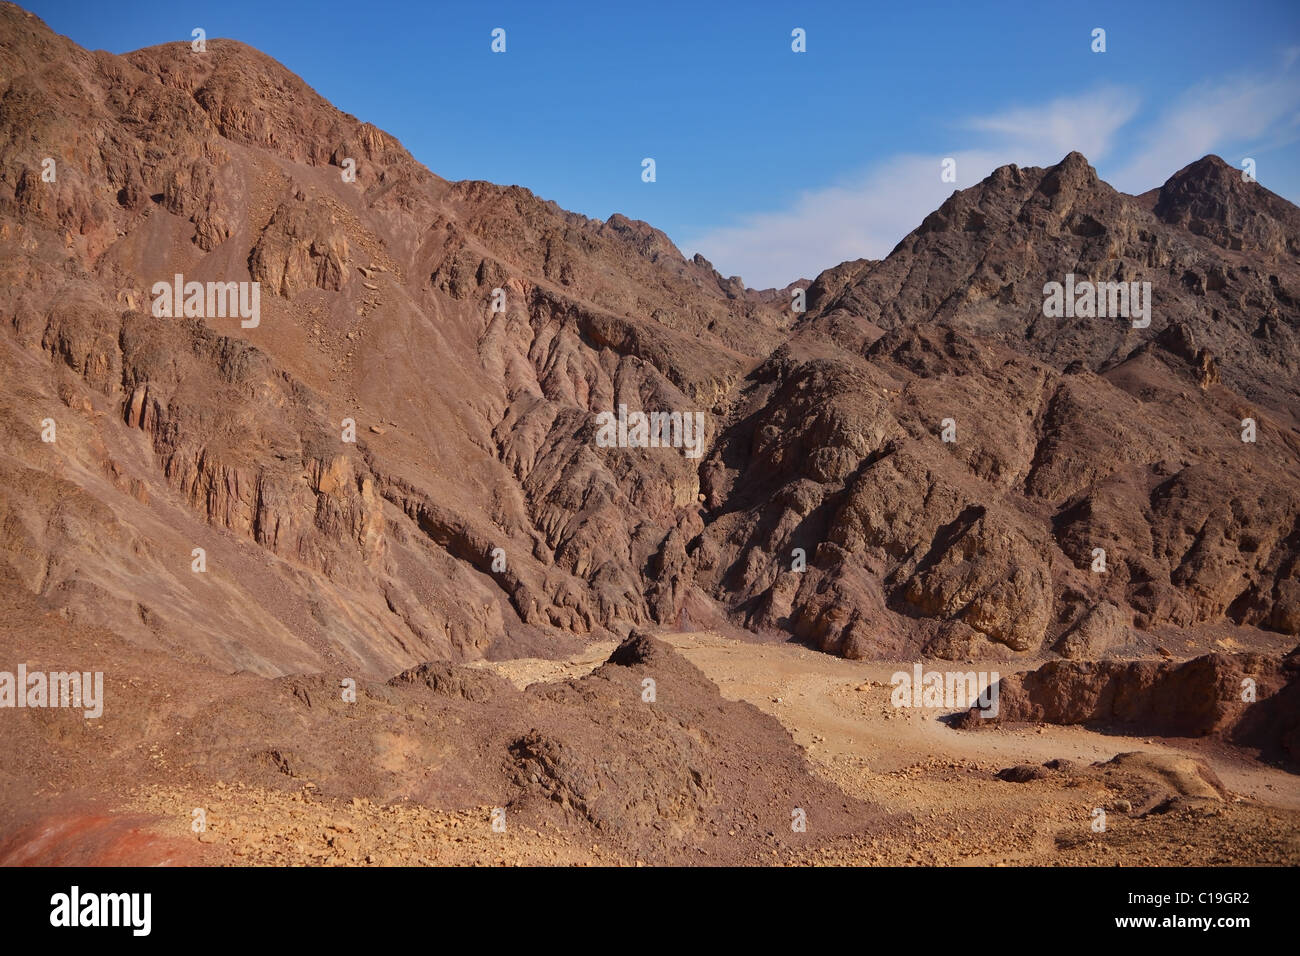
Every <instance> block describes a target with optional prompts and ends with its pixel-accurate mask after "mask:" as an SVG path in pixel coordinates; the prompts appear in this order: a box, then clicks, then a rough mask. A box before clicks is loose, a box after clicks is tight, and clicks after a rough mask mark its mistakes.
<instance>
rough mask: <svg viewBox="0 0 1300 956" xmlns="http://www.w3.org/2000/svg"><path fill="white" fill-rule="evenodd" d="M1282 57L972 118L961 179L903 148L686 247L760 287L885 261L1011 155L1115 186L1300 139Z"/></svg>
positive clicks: (1296, 94)
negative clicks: (1148, 95)
mask: <svg viewBox="0 0 1300 956" xmlns="http://www.w3.org/2000/svg"><path fill="white" fill-rule="evenodd" d="M1283 60H1284V61H1285V62H1283V64H1282V65H1281V69H1280V71H1279V73H1278V74H1276V75H1274V76H1255V77H1235V78H1228V79H1223V80H1221V81H1219V82H1217V83H1207V84H1204V85H1202V86H1200V87H1197V88H1195V89H1192V90H1189V91H1188V92H1187V93H1186V94H1185V95H1184V96H1182V97H1180V98H1179V99H1178V100H1176V101H1175V102H1173V103H1172V104H1170V105H1168V106H1167V107H1163V108H1162V107H1160V106H1159V105H1153V104H1144V103H1143V102H1142V99H1141V97H1140V96H1139V94H1138V93H1137V92H1136V91H1134V90H1131V89H1126V88H1121V87H1114V86H1107V87H1099V88H1097V89H1094V90H1091V91H1088V92H1086V93H1083V94H1081V95H1078V96H1068V97H1058V98H1056V99H1053V100H1051V101H1049V102H1046V103H1042V104H1038V105H1029V106H1015V107H1011V108H1008V109H1005V110H1003V111H1000V112H997V113H992V114H989V115H986V116H975V117H970V118H968V119H966V120H964V121H963V122H961V123H959V124H958V128H959V129H961V130H965V131H968V135H969V134H974V136H973V137H972V138H975V139H978V140H979V142H978V144H977V147H976V148H972V149H968V150H965V151H960V152H951V153H948V154H946V155H947V156H949V157H951V158H953V159H955V160H956V161H957V182H956V183H943V182H941V180H940V176H939V173H940V168H941V163H942V161H943V159H944V158H945V156H943V155H937V154H936V155H926V154H916V153H911V154H900V155H895V156H891V157H888V158H887V159H884V160H883V161H881V162H880V163H878V164H876V165H873V166H871V167H869V168H867V169H865V170H862V171H860V172H858V173H856V174H854V175H852V176H848V177H846V178H845V179H843V180H842V181H840V182H837V183H833V184H831V185H829V186H827V187H825V188H821V189H815V190H810V191H807V192H804V193H802V194H800V195H799V196H798V197H796V198H795V200H794V201H793V202H791V203H790V204H789V205H788V206H787V207H785V208H783V209H777V210H769V211H763V212H756V213H753V214H751V215H748V216H745V217H742V218H741V220H740V221H739V222H736V223H734V224H730V225H726V226H722V227H719V228H716V229H711V230H708V231H706V232H704V233H701V234H699V235H695V236H688V237H685V239H684V241H683V242H682V243H681V244H680V246H681V248H682V249H683V250H684V251H686V253H687V254H688V255H690V254H693V253H695V252H699V253H702V254H703V255H704V256H705V257H706V258H708V259H709V260H710V261H712V262H713V263H714V265H715V266H717V268H718V270H719V271H720V272H723V273H724V274H730V275H740V276H742V277H743V278H744V279H745V281H746V282H747V283H748V284H749V285H751V286H755V287H768V286H783V285H785V284H787V283H788V282H791V281H793V280H794V279H796V278H811V277H813V276H815V275H816V274H817V273H818V272H820V271H821V270H822V269H824V268H827V267H828V266H831V265H835V264H837V263H839V262H842V261H844V260H846V259H857V258H872V259H879V258H883V257H884V256H886V255H888V254H889V252H890V250H891V249H893V247H894V246H895V245H897V244H898V242H899V240H901V239H902V238H903V237H904V236H906V235H907V234H908V233H909V232H911V231H912V230H913V229H915V228H916V226H917V225H919V224H920V222H921V220H922V219H924V218H925V217H926V215H928V214H929V213H930V212H931V211H933V210H934V209H935V208H936V207H937V206H939V205H940V204H941V203H942V202H943V201H944V199H946V198H947V197H948V196H949V195H950V194H951V193H952V191H953V189H955V188H966V187H968V186H971V185H974V184H975V183H977V182H979V181H980V180H981V179H983V178H984V177H985V176H987V175H988V174H989V173H991V172H992V171H993V170H994V169H996V168H997V167H999V166H1002V165H1005V164H1007V163H1016V164H1017V165H1020V166H1047V165H1051V164H1053V163H1056V162H1059V161H1060V159H1061V158H1062V157H1063V156H1065V155H1066V154H1067V153H1069V152H1070V151H1071V150H1078V151H1079V152H1081V153H1083V154H1084V155H1085V156H1087V157H1088V160H1089V161H1090V162H1091V163H1093V165H1094V166H1096V167H1097V169H1098V172H1099V174H1100V175H1101V176H1102V177H1103V178H1104V179H1106V180H1107V181H1108V182H1110V183H1111V184H1112V185H1114V186H1115V187H1116V188H1117V189H1121V190H1125V191H1129V192H1144V191H1146V190H1147V189H1150V188H1152V187H1153V186H1158V185H1160V184H1161V183H1163V182H1164V181H1165V179H1167V178H1168V177H1169V176H1170V175H1171V174H1173V173H1174V172H1176V171H1177V170H1178V169H1181V168H1182V167H1183V166H1185V165H1187V164H1188V163H1189V162H1192V161H1194V160H1196V159H1199V158H1200V157H1201V156H1203V155H1205V154H1206V153H1210V152H1217V151H1223V150H1225V149H1227V148H1229V147H1233V146H1236V145H1238V144H1244V143H1247V142H1250V143H1259V142H1260V141H1261V140H1263V139H1268V140H1270V141H1278V140H1280V141H1283V142H1285V141H1289V140H1290V139H1294V138H1295V137H1297V136H1300V83H1296V82H1295V76H1294V73H1293V72H1292V70H1293V66H1294V64H1295V62H1296V60H1297V56H1293V55H1291V51H1287V55H1286V56H1284V57H1283ZM1144 106H1145V107H1146V108H1145V109H1144V108H1143V107H1144ZM1225 158H1228V159H1229V160H1230V161H1232V160H1235V159H1236V158H1237V157H1235V156H1228V157H1225ZM1261 180H1262V181H1263V180H1265V177H1264V176H1263V175H1262V174H1261Z"/></svg>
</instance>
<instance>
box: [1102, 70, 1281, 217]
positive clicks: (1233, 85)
mask: <svg viewBox="0 0 1300 956" xmlns="http://www.w3.org/2000/svg"><path fill="white" fill-rule="evenodd" d="M1297 109H1300V83H1297V82H1296V79H1295V77H1294V76H1293V75H1290V76H1288V75H1282V76H1277V77H1275V78H1270V79H1262V78H1258V77H1254V78H1234V79H1231V80H1227V81H1221V82H1219V83H1214V84H1210V83H1207V84H1203V85H1201V86H1199V87H1197V88H1195V89H1192V90H1189V91H1188V92H1187V93H1185V94H1184V95H1182V96H1180V97H1179V98H1178V99H1177V100H1176V101H1175V102H1174V103H1173V104H1172V105H1171V106H1170V107H1169V108H1168V109H1167V110H1165V111H1164V113H1163V114H1161V115H1160V116H1159V117H1158V118H1157V119H1156V120H1155V122H1154V123H1152V124H1150V125H1149V126H1148V127H1147V128H1146V129H1144V130H1143V132H1142V133H1141V134H1140V135H1139V137H1138V147H1137V149H1136V151H1135V153H1134V155H1133V156H1132V157H1130V158H1129V159H1128V160H1127V161H1126V162H1125V163H1124V164H1122V165H1121V166H1119V167H1118V168H1117V169H1115V170H1114V171H1110V174H1109V175H1107V177H1106V179H1107V181H1108V182H1109V183H1111V185H1113V186H1114V187H1115V188H1116V189H1121V190H1124V191H1125V192H1133V193H1141V192H1146V191H1147V190H1148V189H1153V188H1154V187H1156V186H1159V185H1161V184H1163V183H1164V181H1165V180H1166V179H1168V178H1169V177H1170V176H1171V175H1173V174H1174V173H1176V172H1177V171H1178V170H1180V169H1182V168H1183V167H1184V166H1186V165H1187V164H1188V163H1190V162H1194V161H1195V160H1198V159H1200V158H1201V157H1202V156H1204V155H1205V154H1207V153H1213V152H1222V151H1224V150H1226V149H1227V148H1228V147H1232V146H1244V147H1246V148H1253V146H1257V145H1262V144H1261V143H1259V141H1260V140H1261V139H1265V138H1268V139H1276V138H1277V137H1278V136H1279V135H1286V134H1288V133H1289V134H1290V135H1291V136H1292V137H1294V135H1295V128H1296V116H1295V112H1296V110H1297ZM1223 158H1224V159H1225V160H1226V161H1227V162H1229V163H1232V164H1237V162H1238V160H1239V158H1240V157H1235V156H1224V157H1223Z"/></svg>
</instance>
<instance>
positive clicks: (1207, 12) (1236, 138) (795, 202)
mask: <svg viewBox="0 0 1300 956" xmlns="http://www.w3.org/2000/svg"><path fill="white" fill-rule="evenodd" d="M24 5H25V6H27V8H28V9H30V10H32V11H33V12H34V13H36V14H37V15H39V16H40V17H41V18H42V19H44V20H45V21H46V23H48V24H49V25H50V26H51V27H52V28H53V29H54V30H56V31H57V32H59V33H63V34H65V35H67V36H69V37H71V38H72V39H73V40H75V41H76V42H77V43H79V44H81V45H82V46H85V47H89V48H92V49H106V50H110V51H112V52H115V53H123V52H127V51H130V50H134V49H137V48H139V47H143V46H151V45H154V44H157V43H163V42H169V41H176V40H184V41H188V40H189V37H190V31H191V30H192V29H193V28H194V27H196V26H200V27H203V28H204V29H205V30H206V31H207V34H208V36H209V37H233V38H235V39H239V40H242V41H244V42H245V43H248V44H250V45H252V46H255V47H257V48H259V49H261V50H263V51H264V52H266V53H268V54H269V55H271V56H273V57H275V58H276V59H278V60H279V61H280V62H282V63H284V64H285V65H286V66H287V67H289V68H290V69H291V70H293V71H294V72H295V73H297V74H299V75H300V76H302V77H303V79H304V80H306V81H307V82H308V83H309V84H310V85H311V86H313V87H314V88H315V89H316V90H317V91H319V92H320V93H321V94H322V95H323V96H324V97H325V98H326V99H328V100H330V101H332V102H333V103H334V104H336V105H337V106H339V107H340V108H341V109H344V110H346V111H348V112H350V113H352V114H354V115H355V116H357V117H359V118H360V119H363V120H368V121H370V122H372V123H374V124H375V125H377V126H379V127H381V128H383V129H385V130H387V131H388V132H390V133H392V134H394V135H395V136H397V137H398V138H399V139H400V140H401V141H402V143H403V144H404V145H405V146H406V147H407V148H408V149H409V150H410V151H411V152H412V153H413V154H414V155H415V156H416V158H417V159H419V160H420V161H421V162H423V163H424V164H425V165H427V166H428V167H429V168H430V169H432V170H433V171H434V172H436V173H438V174H439V175H442V176H446V177H448V178H452V179H487V180H491V181H493V182H499V183H518V184H520V185H523V186H526V187H528V188H529V189H532V190H533V191H534V192H536V193H538V194H539V195H541V196H542V197H544V198H546V199H553V200H555V201H556V202H558V203H559V204H560V205H561V206H564V207H565V208H568V209H572V210H575V211H578V212H582V213H585V214H586V215H589V216H593V217H599V218H605V217H607V216H609V215H610V214H611V213H614V212H621V213H623V214H625V215H628V216H631V217H633V218H637V219H644V220H646V221H648V222H650V223H651V224H653V225H655V226H657V227H658V228H660V229H663V230H664V231H665V232H666V233H667V234H668V235H669V237H670V238H672V239H673V241H674V242H676V243H677V245H678V246H679V247H680V248H681V249H682V250H683V251H684V252H686V253H687V254H688V255H689V254H692V253H694V252H701V253H703V254H704V255H705V256H706V257H708V258H709V259H710V260H711V261H713V263H714V264H715V265H716V266H717V267H718V269H719V271H721V272H723V273H724V274H739V275H741V276H743V277H744V279H745V281H746V282H747V283H748V284H749V285H751V286H755V287H764V286H771V285H785V284H786V283H788V282H790V281H791V280H793V279H795V278H799V277H811V276H812V275H815V274H816V273H817V272H818V271H820V270H821V269H823V268H827V267H829V266H832V265H834V264H836V263H838V262H840V261H842V260H844V259H848V258H856V257H859V256H870V257H881V256H883V255H885V254H886V253H888V252H889V250H890V249H891V248H893V246H894V245H895V244H896V243H897V241H898V240H899V239H901V238H902V237H903V236H904V235H905V234H906V233H907V232H908V231H910V230H911V229H912V228H914V227H915V226H916V225H917V224H918V223H919V222H920V221H921V219H922V218H923V217H924V216H925V214H926V213H927V212H929V211H930V210H932V209H933V208H934V207H935V206H937V205H938V204H939V203H940V202H942V201H943V199H944V198H945V197H946V196H947V195H948V194H950V193H951V192H952V190H953V189H955V188H964V187H966V186H970V185H973V184H974V183H976V182H978V181H979V180H980V179H982V178H983V177H984V176H985V175H987V174H988V173H989V172H990V171H991V170H992V169H993V168H995V167H996V166H998V165H1002V164H1004V163H1009V162H1015V163H1019V164H1021V165H1046V164H1050V163H1053V162H1056V161H1057V160H1059V159H1060V158H1061V157H1062V156H1063V155H1065V153H1067V152H1069V151H1070V150H1071V149H1078V150H1080V151H1081V152H1083V153H1084V155H1086V156H1087V157H1088V158H1089V160H1091V161H1092V163H1093V165H1094V166H1096V167H1097V169H1098V172H1099V173H1100V174H1101V176H1102V178H1104V179H1106V180H1107V181H1109V182H1111V183H1112V184H1113V185H1115V186H1116V187H1117V188H1120V189H1123V190H1125V191H1128V192H1142V191H1144V190H1146V189H1149V188H1152V187H1154V186H1158V185H1160V183H1162V182H1163V181H1164V180H1165V179H1166V178H1167V177H1168V176H1169V175H1170V174H1172V173H1174V172H1176V171H1177V170H1178V169H1180V168H1181V167H1183V166H1185V165H1186V164H1187V163H1189V162H1192V161H1193V160H1195V159H1198V158H1199V157H1201V156H1202V155H1204V154H1206V153H1209V152H1214V153H1218V154H1219V155H1221V156H1223V157H1224V159H1226V160H1227V161H1228V162H1230V163H1232V164H1234V165H1238V166H1239V165H1240V163H1241V160H1242V159H1243V158H1244V157H1247V156H1249V157H1252V158H1253V159H1255V161H1256V169H1257V176H1258V178H1259V181H1260V182H1261V183H1262V184H1263V185H1265V186H1267V187H1268V188H1270V189H1272V190H1273V191H1274V192H1277V193H1279V194H1281V195H1283V196H1285V197H1287V198H1288V199H1290V200H1291V201H1292V202H1300V2H1298V0H1272V2H1249V0H1246V2H1241V3H1234V4H1224V3H1222V2H1215V3H1210V2H1200V0H1178V2H1160V3H1146V4H1138V3H1134V2H1133V0H1128V2H1121V3H1094V4H1076V3H1063V2H1051V3H1045V4H1034V3H1024V2H1023V0H1022V2H1019V3H1005V4H990V3H979V2H977V0H971V2H950V3H936V4H926V3H913V2H910V0H909V2H903V3H895V4H882V3H877V2H851V3H850V2H845V3H809V2H797V3H796V2H787V3H777V2H763V0H757V2H751V3H729V4H725V5H723V4H709V3H703V2H698V0H697V2H693V3H677V2H659V0H655V2H648V3H640V4H631V3H624V2H621V0H620V2H612V3H611V2H608V0H603V2H592V3H581V4H579V3H543V2H539V0H533V2H529V3H517V4H515V3H490V2H477V0H475V2H469V0H464V2H459V3H438V2H418V0H417V2H393V3H383V2H369V3H357V2H352V3H346V4H345V3H338V4H334V3H329V2H312V3H305V2H296V0H284V2H280V0H272V2H267V0H259V2H250V0H222V2H219V3H204V2H192V3H179V2H177V0H157V2H154V0H147V2H124V3H120V4H114V5H112V7H111V8H110V7H106V6H105V5H104V3H103V2H102V0H53V2H46V0H40V2H28V3H26V4H24ZM495 27H501V28H504V29H505V30H506V52H505V53H504V54H494V53H492V52H491V49H490V45H491V31H492V29H493V28H495ZM795 27H801V28H803V29H804V30H805V31H806V32H807V52H806V53H794V52H792V50H791V36H790V34H791V30H792V29H794V28H795ZM1098 27H1100V28H1102V29H1104V30H1105V31H1106V52H1105V53H1094V52H1092V50H1091V44H1092V36H1091V34H1092V31H1093V29H1094V28H1098ZM645 157H653V158H654V159H655V162H656V174H657V179H656V182H654V183H645V182H642V180H641V161H642V159H643V158H645ZM945 157H951V158H953V159H955V160H956V161H957V162H956V172H957V179H956V182H955V183H944V182H941V181H940V164H941V161H942V159H943V158H945Z"/></svg>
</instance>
